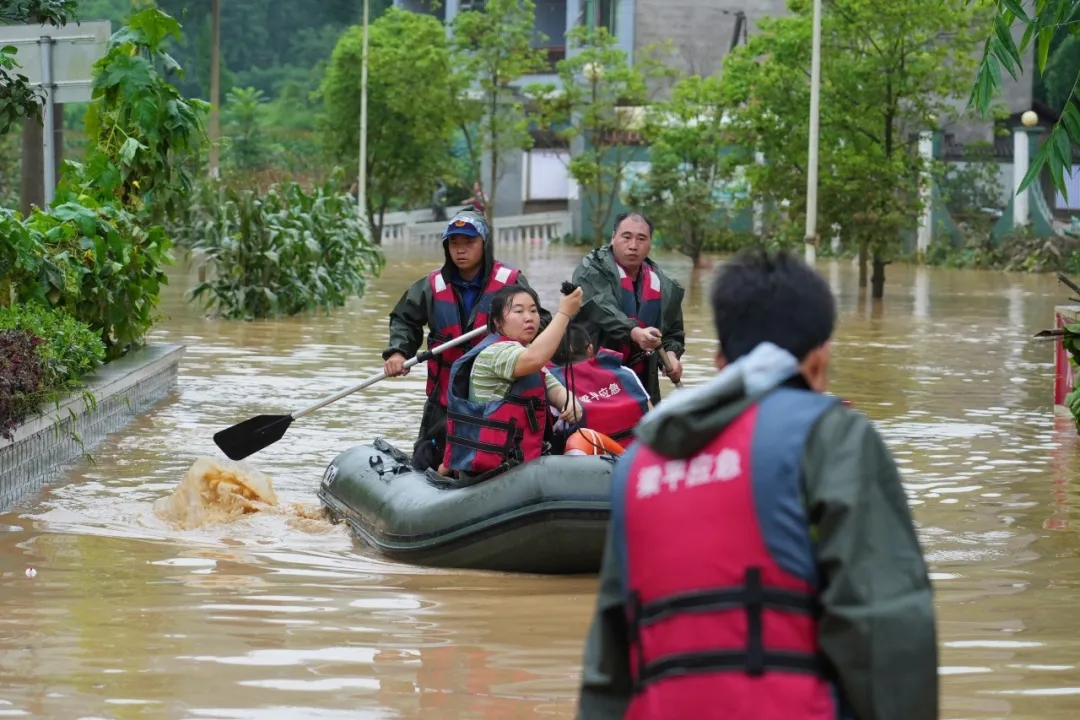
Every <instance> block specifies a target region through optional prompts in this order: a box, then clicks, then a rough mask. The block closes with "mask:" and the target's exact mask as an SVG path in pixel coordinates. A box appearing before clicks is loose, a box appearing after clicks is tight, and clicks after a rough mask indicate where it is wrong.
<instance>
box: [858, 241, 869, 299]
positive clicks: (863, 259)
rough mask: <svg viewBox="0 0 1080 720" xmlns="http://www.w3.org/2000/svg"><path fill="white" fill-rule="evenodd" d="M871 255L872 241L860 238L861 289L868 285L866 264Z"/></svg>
mask: <svg viewBox="0 0 1080 720" xmlns="http://www.w3.org/2000/svg"><path fill="white" fill-rule="evenodd" d="M869 256H870V243H869V242H868V241H866V240H859V289H862V288H865V287H866V275H867V273H866V265H867V261H868V259H869Z"/></svg>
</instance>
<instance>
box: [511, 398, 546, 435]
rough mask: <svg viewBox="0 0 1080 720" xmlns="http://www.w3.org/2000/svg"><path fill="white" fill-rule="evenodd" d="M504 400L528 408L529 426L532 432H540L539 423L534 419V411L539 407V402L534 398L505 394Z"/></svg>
mask: <svg viewBox="0 0 1080 720" xmlns="http://www.w3.org/2000/svg"><path fill="white" fill-rule="evenodd" d="M505 401H506V402H508V403H513V404H515V405H522V406H524V407H526V408H528V409H529V413H528V415H529V428H530V429H531V430H532V431H533V432H540V423H538V422H537V421H536V411H537V410H538V409H539V408H540V403H539V402H538V401H537V400H536V398H530V397H522V396H521V395H507V396H506V398H505Z"/></svg>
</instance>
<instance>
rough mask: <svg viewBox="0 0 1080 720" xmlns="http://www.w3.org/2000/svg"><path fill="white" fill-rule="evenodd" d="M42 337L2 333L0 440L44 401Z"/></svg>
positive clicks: (12, 332) (23, 333)
mask: <svg viewBox="0 0 1080 720" xmlns="http://www.w3.org/2000/svg"><path fill="white" fill-rule="evenodd" d="M41 342H42V341H41V338H39V337H35V336H34V335H31V334H30V333H27V332H19V331H10V330H9V331H7V332H0V437H2V438H4V439H6V440H11V439H12V437H13V431H14V429H15V428H16V427H17V426H18V425H19V423H21V422H22V421H23V420H24V419H25V418H26V416H27V415H29V414H30V413H31V412H32V411H33V410H35V409H36V406H37V403H38V402H39V401H40V399H41V394H42V381H43V380H44V379H45V363H44V362H43V361H42V359H41V357H40V356H39V355H38V353H37V348H38V346H39V345H40V344H41Z"/></svg>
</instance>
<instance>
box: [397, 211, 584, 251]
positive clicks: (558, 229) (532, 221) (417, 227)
mask: <svg viewBox="0 0 1080 720" xmlns="http://www.w3.org/2000/svg"><path fill="white" fill-rule="evenodd" d="M431 217H432V215H431V211H430V210H419V211H415V212H397V213H387V214H386V216H385V217H384V218H383V231H382V243H383V245H390V244H399V243H418V244H423V243H438V242H442V236H443V231H445V230H446V223H445V222H432V221H431ZM569 232H570V213H569V212H567V211H565V210H563V211H558V212H542V213H530V214H528V215H507V216H504V217H499V218H495V235H496V238H495V241H496V243H499V244H506V243H530V242H531V243H544V244H547V243H550V242H552V241H555V240H558V239H560V238H562V237H564V236H566V235H567V234H569Z"/></svg>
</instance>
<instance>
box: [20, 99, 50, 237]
mask: <svg viewBox="0 0 1080 720" xmlns="http://www.w3.org/2000/svg"><path fill="white" fill-rule="evenodd" d="M41 132H42V121H41V120H40V119H38V118H26V119H25V120H23V136H22V172H21V177H20V178H19V180H20V183H19V209H20V210H22V214H23V217H26V216H28V215H29V214H30V213H31V212H32V210H33V208H34V207H42V206H43V205H44V204H45V151H44V149H43V148H42V143H43V141H44V138H43V137H42V135H41Z"/></svg>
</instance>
